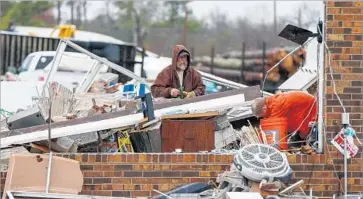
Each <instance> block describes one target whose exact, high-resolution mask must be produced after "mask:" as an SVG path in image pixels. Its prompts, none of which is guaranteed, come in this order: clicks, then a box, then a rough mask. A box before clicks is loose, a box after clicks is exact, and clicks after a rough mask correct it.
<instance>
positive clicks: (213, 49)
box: [210, 46, 215, 75]
mask: <svg viewBox="0 0 363 199" xmlns="http://www.w3.org/2000/svg"><path fill="white" fill-rule="evenodd" d="M214 54H215V46H212V49H211V56H210V57H211V60H210V73H211V74H212V75H214Z"/></svg>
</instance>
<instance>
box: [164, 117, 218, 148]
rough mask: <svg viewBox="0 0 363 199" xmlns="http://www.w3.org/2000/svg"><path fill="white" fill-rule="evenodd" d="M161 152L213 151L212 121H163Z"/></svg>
mask: <svg viewBox="0 0 363 199" xmlns="http://www.w3.org/2000/svg"><path fill="white" fill-rule="evenodd" d="M161 140H162V143H161V150H162V152H173V151H175V149H182V151H183V152H199V151H211V150H213V149H214V121H213V120H163V121H162V124H161Z"/></svg>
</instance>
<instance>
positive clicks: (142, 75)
mask: <svg viewBox="0 0 363 199" xmlns="http://www.w3.org/2000/svg"><path fill="white" fill-rule="evenodd" d="M145 53H146V52H145V48H144V47H143V48H142V55H141V62H142V63H141V75H140V76H141V77H145V78H146V73H144V61H145Z"/></svg>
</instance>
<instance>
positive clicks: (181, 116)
mask: <svg viewBox="0 0 363 199" xmlns="http://www.w3.org/2000/svg"><path fill="white" fill-rule="evenodd" d="M218 115H219V112H218V111H210V112H205V113H189V114H174V115H164V116H162V117H161V119H187V118H199V117H213V116H218Z"/></svg>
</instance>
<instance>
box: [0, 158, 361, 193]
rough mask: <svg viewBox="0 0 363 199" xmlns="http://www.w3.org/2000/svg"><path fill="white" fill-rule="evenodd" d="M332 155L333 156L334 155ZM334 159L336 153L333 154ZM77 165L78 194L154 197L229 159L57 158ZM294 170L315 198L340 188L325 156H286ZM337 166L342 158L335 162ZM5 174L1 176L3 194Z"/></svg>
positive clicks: (210, 176) (353, 187)
mask: <svg viewBox="0 0 363 199" xmlns="http://www.w3.org/2000/svg"><path fill="white" fill-rule="evenodd" d="M333 154H334V153H333ZM335 155H337V153H335ZM57 156H63V157H65V158H71V159H75V160H78V161H80V163H81V170H82V172H83V175H84V186H83V190H82V193H81V194H87V195H104V196H124V197H136V196H152V195H156V194H157V193H155V192H154V191H153V189H156V190H159V191H162V192H167V191H169V190H171V189H173V188H175V187H178V186H182V185H185V184H188V183H193V182H205V183H207V182H209V181H210V180H215V177H216V176H217V175H218V174H219V173H222V172H223V171H225V170H229V168H230V165H231V163H232V159H233V156H232V155H222V154H217V155H213V154H202V153H199V154H197V153H194V154H162V153H160V154H106V153H102V154H101V153H100V154H57ZM288 159H289V162H290V165H291V167H292V169H293V171H294V173H293V180H292V181H291V183H294V182H296V181H298V180H301V179H303V180H304V181H305V184H304V185H303V188H304V189H305V190H309V189H310V188H312V189H313V190H314V192H313V193H314V195H315V196H320V197H321V196H324V197H326V198H331V196H332V195H333V194H337V193H339V190H340V189H341V188H342V187H341V186H340V181H339V180H338V179H337V178H336V177H335V173H334V172H333V171H334V170H333V165H332V164H331V161H333V160H332V159H331V158H329V156H328V155H310V156H308V155H289V156H288ZM334 161H336V163H337V164H338V165H337V166H336V167H337V168H336V169H337V170H339V171H342V166H341V165H339V164H340V163H341V160H338V161H337V160H334ZM362 164H363V161H362V159H361V158H356V159H354V161H350V162H349V170H350V172H349V176H353V177H350V178H349V181H348V183H349V189H350V191H352V192H358V191H362V190H363V184H362V183H363V181H362V179H361V177H354V176H358V175H360V176H361V175H362V171H361V170H360V171H358V170H357V172H352V170H353V169H359V168H361V166H362ZM5 178H6V172H3V173H1V185H2V186H1V190H3V185H4V182H5Z"/></svg>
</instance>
